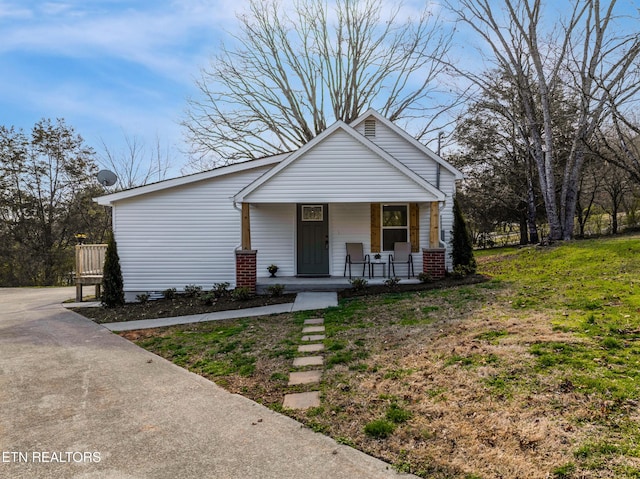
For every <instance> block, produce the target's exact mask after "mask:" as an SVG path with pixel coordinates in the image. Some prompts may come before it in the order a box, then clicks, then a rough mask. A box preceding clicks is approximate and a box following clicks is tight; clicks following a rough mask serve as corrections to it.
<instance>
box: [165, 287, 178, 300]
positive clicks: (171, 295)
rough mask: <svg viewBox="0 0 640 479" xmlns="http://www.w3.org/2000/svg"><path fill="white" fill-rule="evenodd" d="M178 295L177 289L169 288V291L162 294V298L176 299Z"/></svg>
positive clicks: (166, 290)
mask: <svg viewBox="0 0 640 479" xmlns="http://www.w3.org/2000/svg"><path fill="white" fill-rule="evenodd" d="M176 295H177V290H176V288H169V289H165V290H164V291H163V292H162V297H163V298H164V299H174V298H175V297H176Z"/></svg>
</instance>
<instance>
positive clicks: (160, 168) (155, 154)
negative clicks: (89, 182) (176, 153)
mask: <svg viewBox="0 0 640 479" xmlns="http://www.w3.org/2000/svg"><path fill="white" fill-rule="evenodd" d="M124 140H125V146H124V147H123V149H122V150H121V151H114V150H113V149H110V148H109V147H108V146H107V144H106V143H105V142H104V140H101V142H102V150H103V151H102V152H101V153H100V155H99V159H98V163H99V164H100V166H102V167H103V168H107V169H109V170H112V171H113V172H114V173H115V174H116V175H117V176H118V182H117V184H116V186H115V188H114V189H115V190H125V189H128V188H133V187H135V186H142V185H146V184H148V183H152V182H155V181H162V180H164V179H166V176H167V172H168V171H169V169H170V168H171V163H170V159H169V150H168V148H165V147H163V146H162V145H161V144H160V138H156V140H155V142H154V144H153V145H151V146H150V147H148V146H146V145H145V143H144V141H142V140H141V139H140V138H139V137H137V136H129V135H127V134H126V133H125V134H124Z"/></svg>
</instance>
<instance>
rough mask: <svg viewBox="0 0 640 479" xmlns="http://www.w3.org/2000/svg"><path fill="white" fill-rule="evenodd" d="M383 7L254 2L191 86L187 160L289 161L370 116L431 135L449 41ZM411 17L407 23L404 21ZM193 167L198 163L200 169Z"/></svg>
mask: <svg viewBox="0 0 640 479" xmlns="http://www.w3.org/2000/svg"><path fill="white" fill-rule="evenodd" d="M404 12H405V10H403V8H402V7H401V6H396V7H393V9H392V10H391V11H389V12H386V11H385V5H384V4H383V2H382V0H336V2H335V5H334V8H332V9H330V8H329V7H328V6H327V4H326V3H325V2H318V1H317V0H298V1H296V2H295V3H294V6H293V8H292V9H291V10H290V11H287V10H285V9H284V8H283V6H282V5H281V4H280V3H278V1H277V0H268V1H260V0H252V1H251V3H250V9H249V13H248V14H246V15H241V16H239V17H238V19H239V21H240V30H239V33H237V34H235V35H232V36H231V41H232V43H231V44H230V45H222V46H221V48H220V52H219V53H218V54H217V55H216V56H215V57H214V58H213V59H212V61H211V64H210V65H209V67H208V68H204V69H202V72H201V77H200V79H199V80H198V81H197V87H198V89H199V91H200V96H199V97H198V98H192V99H190V100H189V104H188V109H187V113H186V118H185V120H184V121H183V126H184V127H185V131H186V136H187V139H188V140H189V141H190V143H191V144H192V152H191V153H192V157H193V158H194V159H196V160H202V159H204V160H205V164H208V165H211V163H212V162H213V163H228V162H233V161H236V160H238V159H240V158H253V157H259V156H264V155H269V154H274V153H279V152H285V151H291V150H293V149H296V148H298V147H300V146H301V145H303V144H305V143H306V142H308V141H309V140H311V139H312V138H314V137H315V136H316V135H318V134H319V133H320V132H322V131H323V130H324V129H326V127H327V125H328V124H329V123H332V122H333V121H335V120H337V119H339V120H343V121H345V122H349V121H351V120H353V119H355V118H356V117H358V116H359V115H360V114H361V113H363V112H364V111H365V110H366V109H367V108H369V107H374V108H376V109H378V110H379V111H380V112H381V113H382V114H383V115H384V116H386V117H387V118H389V119H391V120H393V121H395V120H399V119H404V120H407V121H409V120H417V121H413V122H412V123H413V124H415V125H416V127H415V129H416V131H415V134H416V137H417V138H422V137H425V138H426V137H428V136H429V135H431V136H435V135H433V132H434V131H436V130H437V129H438V128H440V127H441V125H438V126H434V121H435V118H436V117H437V113H440V112H443V111H445V110H446V109H447V108H450V107H451V104H447V105H443V104H439V102H438V98H439V97H438V96H437V95H436V93H438V91H439V89H443V88H444V87H443V85H441V84H439V83H438V78H439V77H440V75H441V73H442V72H443V69H444V68H445V66H444V65H443V64H442V63H441V62H440V59H441V58H443V57H444V56H446V55H447V52H448V50H449V48H450V45H451V33H445V30H444V27H443V24H442V23H441V21H440V20H439V18H437V17H435V16H434V15H433V14H432V13H431V12H430V11H429V10H428V7H427V8H425V10H424V11H422V12H417V14H415V15H412V16H411V18H407V19H406V20H403V19H402V18H401V15H403V14H404ZM407 15H409V13H407ZM196 163H197V161H196Z"/></svg>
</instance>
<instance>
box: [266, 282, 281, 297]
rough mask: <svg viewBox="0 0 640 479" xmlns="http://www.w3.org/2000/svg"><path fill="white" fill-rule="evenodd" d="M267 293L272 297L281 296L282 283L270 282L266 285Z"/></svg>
mask: <svg viewBox="0 0 640 479" xmlns="http://www.w3.org/2000/svg"><path fill="white" fill-rule="evenodd" d="M267 293H269V295H270V296H272V297H274V298H277V297H280V296H282V294H283V293H284V284H272V285H271V286H268V287H267Z"/></svg>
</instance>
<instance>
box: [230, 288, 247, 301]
mask: <svg viewBox="0 0 640 479" xmlns="http://www.w3.org/2000/svg"><path fill="white" fill-rule="evenodd" d="M251 296H252V294H251V290H249V288H246V287H244V286H243V287H241V288H236V289H234V290H233V293H231V298H232V299H233V300H234V301H246V300H247V299H249V298H250V297H251Z"/></svg>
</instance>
